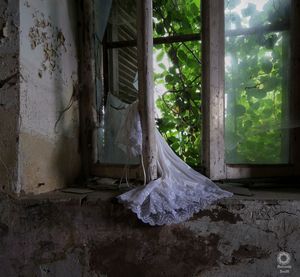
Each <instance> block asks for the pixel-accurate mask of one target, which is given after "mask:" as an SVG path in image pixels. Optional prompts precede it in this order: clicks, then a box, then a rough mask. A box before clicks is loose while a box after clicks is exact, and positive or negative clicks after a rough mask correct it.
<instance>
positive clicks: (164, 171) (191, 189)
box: [118, 102, 232, 225]
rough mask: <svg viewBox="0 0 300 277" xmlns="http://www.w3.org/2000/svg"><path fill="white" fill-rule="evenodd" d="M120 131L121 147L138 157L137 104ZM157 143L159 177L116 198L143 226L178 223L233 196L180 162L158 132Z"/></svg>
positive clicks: (139, 142) (139, 141)
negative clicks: (123, 132)
mask: <svg viewBox="0 0 300 277" xmlns="http://www.w3.org/2000/svg"><path fill="white" fill-rule="evenodd" d="M123 131H125V134H123V135H122V136H118V143H119V144H120V145H121V147H122V148H123V149H124V150H126V151H127V153H128V154H131V155H139V154H141V153H142V147H141V146H142V133H141V127H140V118H139V114H138V109H137V102H136V103H134V104H132V105H131V106H130V107H129V108H128V113H127V116H126V118H125V120H124V129H123ZM128 132H129V133H128ZM156 143H157V163H158V164H157V166H158V174H159V176H160V177H159V178H158V179H157V180H154V181H151V182H150V183H148V184H147V185H145V186H140V187H137V188H135V189H132V190H130V191H128V192H126V193H124V194H122V195H120V196H118V200H119V202H121V203H123V204H124V205H125V206H126V207H127V208H129V209H130V210H132V211H133V212H134V213H136V215H137V217H138V218H139V219H140V220H142V221H143V222H144V223H148V224H150V225H165V224H173V223H179V222H182V221H185V220H187V219H189V218H190V217H191V216H192V215H193V214H194V213H197V212H199V211H200V210H203V209H205V208H206V207H207V206H208V205H210V204H212V203H214V202H216V201H217V200H219V199H221V198H224V197H230V196H232V193H230V192H227V191H224V190H222V189H220V188H219V187H218V186H217V185H216V184H215V183H213V182H212V181H211V180H209V179H208V178H207V177H205V176H203V175H202V174H200V173H198V172H197V171H195V170H193V169H192V168H191V167H190V166H188V165H187V164H186V163H185V162H184V161H182V160H181V159H180V158H179V157H178V156H177V155H176V154H175V153H174V152H173V150H172V149H171V148H170V146H169V145H168V144H167V142H166V141H165V140H164V138H163V137H162V136H161V134H160V133H159V131H158V130H156ZM124 146H126V148H124Z"/></svg>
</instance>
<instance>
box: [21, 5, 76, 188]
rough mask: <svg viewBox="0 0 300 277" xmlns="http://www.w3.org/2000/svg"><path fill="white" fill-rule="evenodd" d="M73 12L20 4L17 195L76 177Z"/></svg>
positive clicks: (66, 7)
mask: <svg viewBox="0 0 300 277" xmlns="http://www.w3.org/2000/svg"><path fill="white" fill-rule="evenodd" d="M76 11H77V1H72V0H62V1H61V0H51V1H42V0H28V1H20V26H21V28H20V68H21V69H20V70H21V76H22V79H21V84H20V117H21V120H20V159H19V170H20V182H19V185H20V188H19V189H20V190H22V191H24V192H26V193H30V192H33V193H40V192H45V191H50V190H53V189H57V188H61V187H63V186H65V185H66V184H68V183H72V182H73V181H74V178H76V177H77V176H78V175H79V167H80V164H79V160H80V159H79V153H78V139H79V130H78V126H79V118H78V101H77V100H78V99H77V84H78V74H77V70H78V61H77V25H76V24H77V19H76ZM67 108H69V109H67ZM64 110H66V111H65V113H62V111H64Z"/></svg>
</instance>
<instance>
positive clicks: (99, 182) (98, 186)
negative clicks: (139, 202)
mask: <svg viewBox="0 0 300 277" xmlns="http://www.w3.org/2000/svg"><path fill="white" fill-rule="evenodd" d="M87 187H88V188H89V189H93V190H122V191H127V190H131V189H133V188H135V187H136V184H134V183H133V182H127V181H126V182H122V180H121V181H120V179H114V178H100V177H94V178H91V179H89V181H88V183H87Z"/></svg>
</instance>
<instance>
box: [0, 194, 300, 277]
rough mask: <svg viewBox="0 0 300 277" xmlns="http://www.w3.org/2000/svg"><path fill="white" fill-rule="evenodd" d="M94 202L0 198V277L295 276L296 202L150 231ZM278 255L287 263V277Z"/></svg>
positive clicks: (104, 202) (214, 214)
mask: <svg viewBox="0 0 300 277" xmlns="http://www.w3.org/2000/svg"><path fill="white" fill-rule="evenodd" d="M100 195H101V196H100V197H94V198H92V197H91V196H90V195H89V196H88V197H86V196H85V197H82V196H78V197H77V198H76V197H72V198H66V197H67V196H66V195H65V196H64V197H62V198H60V196H57V195H56V196H55V195H54V196H53V195H52V197H51V196H45V197H44V198H43V199H36V200H32V199H23V200H19V201H14V200H11V199H7V198H3V197H2V198H1V197H0V247H1V252H0V264H1V267H0V276H7V277H9V276H24V277H26V276H30V277H31V276H56V277H59V276H64V277H68V276H72V277H74V276H84V277H85V276H87V277H90V276H108V277H115V276H116V277H119V276H124V277H126V276H129V277H133V276H138V277H140V276H143V277H153V276H155V277H160V276H164V277H168V276H169V277H177V276H178V277H179V276H180V277H185V276H186V277H191V276H195V277H196V276H199V277H236V276H238V277H248V276H249V277H253V276H259V277H271V276H272V277H274V276H291V277H298V276H299V273H300V244H299V241H300V232H299V229H300V221H299V216H300V202H299V200H298V201H296V200H293V201H288V200H284V201H283V200H281V201H274V200H272V201H271V200H267V201H266V200H254V201H253V200H237V199H228V200H226V201H222V202H220V203H219V204H217V205H214V206H211V208H210V209H209V210H206V211H203V212H201V213H198V214H197V215H195V216H194V217H193V218H192V219H191V220H189V221H188V222H186V223H182V224H176V225H172V226H165V227H151V226H148V225H143V224H142V223H141V222H140V221H138V220H137V219H136V217H135V216H134V215H133V214H132V213H131V212H129V211H128V210H125V209H124V207H123V206H121V205H119V204H116V203H112V202H111V201H110V199H109V197H106V196H105V197H103V196H104V195H106V194H104V193H101V194H100ZM109 195H110V196H111V194H109ZM49 198H52V200H49ZM47 199H48V200H47ZM54 199H55V200H54ZM280 251H287V252H288V253H289V254H290V255H291V261H290V263H289V265H290V266H291V268H290V272H289V274H280V272H279V269H278V267H277V265H278V262H277V255H278V253H279V252H280Z"/></svg>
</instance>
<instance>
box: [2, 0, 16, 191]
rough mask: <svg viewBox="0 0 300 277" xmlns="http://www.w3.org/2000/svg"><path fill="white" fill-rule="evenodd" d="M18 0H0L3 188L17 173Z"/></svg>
mask: <svg viewBox="0 0 300 277" xmlns="http://www.w3.org/2000/svg"><path fill="white" fill-rule="evenodd" d="M18 3H19V1H18V0H11V1H0V68H1V74H0V191H1V190H2V191H7V192H8V191H11V189H12V187H14V185H15V184H16V183H17V176H18V170H17V168H18V141H19V137H18V120H19V32H18V30H19V28H18V26H19V6H18Z"/></svg>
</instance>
